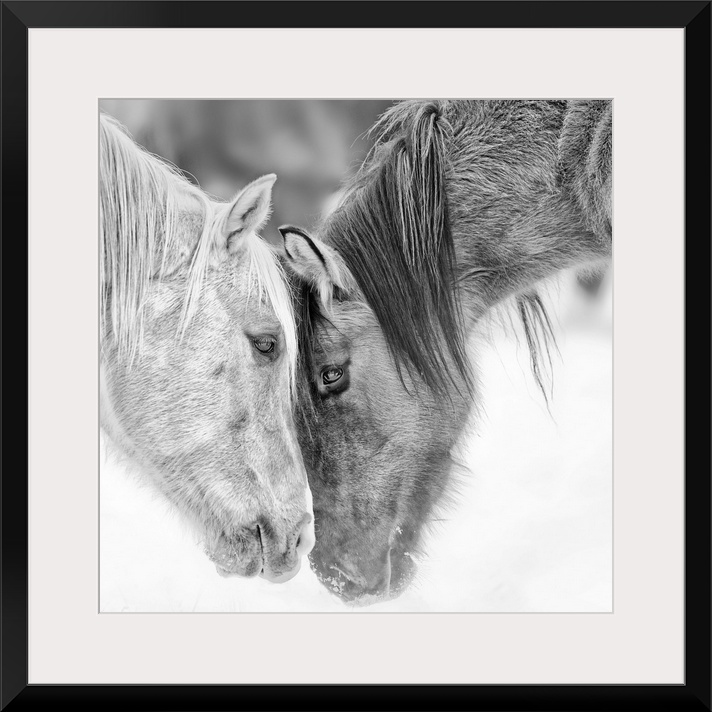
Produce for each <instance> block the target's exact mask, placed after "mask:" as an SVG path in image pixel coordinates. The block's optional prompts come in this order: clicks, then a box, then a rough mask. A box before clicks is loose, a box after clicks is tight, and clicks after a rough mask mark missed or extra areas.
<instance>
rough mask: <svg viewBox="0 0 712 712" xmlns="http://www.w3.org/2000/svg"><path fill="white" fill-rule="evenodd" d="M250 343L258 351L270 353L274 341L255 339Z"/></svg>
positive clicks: (272, 349)
mask: <svg viewBox="0 0 712 712" xmlns="http://www.w3.org/2000/svg"><path fill="white" fill-rule="evenodd" d="M252 343H253V344H254V345H255V348H256V349H257V350H258V351H259V352H260V353H263V354H271V353H272V352H273V351H274V341H272V339H255V340H254V341H253V342H252Z"/></svg>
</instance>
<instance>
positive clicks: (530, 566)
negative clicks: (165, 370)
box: [100, 280, 612, 613]
mask: <svg viewBox="0 0 712 712" xmlns="http://www.w3.org/2000/svg"><path fill="white" fill-rule="evenodd" d="M566 284H567V285H568V286H564V287H563V288H562V290H561V298H560V299H559V300H558V306H557V309H556V312H557V315H558V319H559V321H560V323H561V325H562V326H561V329H560V330H558V331H559V334H558V338H559V348H560V351H561V358H559V357H555V359H554V398H553V400H552V402H551V415H550V414H549V413H548V412H547V409H546V406H545V404H544V401H543V398H542V396H541V394H540V393H539V392H538V390H537V387H536V385H535V383H534V380H533V378H532V375H531V372H530V370H529V357H528V354H527V353H526V350H525V348H524V346H523V343H522V342H521V341H518V340H517V338H515V335H514V334H512V333H508V332H507V331H505V330H503V329H501V328H499V327H498V326H497V325H493V327H492V333H491V338H490V343H489V344H486V345H481V344H480V345H478V363H479V371H480V373H481V376H482V384H483V396H484V416H483V417H482V418H481V419H480V422H479V423H478V425H477V428H476V432H475V433H470V434H468V437H467V438H466V439H465V440H464V441H463V444H462V449H463V453H464V457H465V459H466V462H467V464H468V467H469V468H470V472H469V473H468V474H467V475H465V476H462V477H461V478H460V482H459V490H460V496H459V497H458V503H457V505H455V506H454V507H451V508H449V509H448V510H445V511H441V512H439V513H437V514H436V515H435V516H437V517H439V518H442V519H443V520H444V521H440V522H438V523H437V524H436V525H435V528H434V529H433V531H432V532H431V534H430V535H429V538H428V544H427V548H426V551H427V555H426V556H424V557H419V561H418V563H419V575H418V577H417V579H416V581H415V583H414V584H413V585H412V586H411V588H410V589H409V590H407V591H406V592H405V593H404V594H402V595H401V596H400V597H399V598H397V599H395V600H393V601H389V602H387V603H379V604H376V605H373V606H368V607H356V608H350V607H347V606H346V605H344V604H343V603H341V601H339V600H338V599H337V598H336V597H335V596H333V595H331V594H330V593H329V591H327V589H326V588H325V587H324V586H323V585H322V584H320V583H319V582H318V581H317V579H316V576H315V575H314V574H313V572H312V571H311V570H310V568H309V567H308V566H302V570H301V571H300V573H299V574H298V575H297V576H296V577H295V578H294V579H292V580H291V581H289V582H287V583H284V584H271V583H269V582H267V581H264V580H262V579H251V580H243V579H237V578H222V577H220V576H219V575H218V574H217V572H216V571H215V567H214V565H213V564H212V563H211V562H210V561H209V560H208V558H207V557H206V556H205V554H204V553H203V550H202V547H201V545H200V543H199V542H197V541H196V537H195V535H194V533H193V532H192V531H191V529H190V528H189V527H188V526H187V525H186V524H184V523H183V521H182V520H181V517H180V515H179V514H177V513H176V511H175V510H174V509H173V508H172V507H171V506H170V505H169V504H168V503H166V502H165V501H164V500H163V499H162V498H161V497H160V496H159V495H158V494H155V493H154V492H153V491H152V489H151V488H150V487H148V486H146V485H144V484H143V483H141V482H140V480H139V479H137V478H136V476H135V475H129V474H127V472H126V471H125V470H124V469H123V468H122V467H121V466H120V465H118V464H117V463H116V462H112V461H111V459H110V458H108V459H105V461H104V464H103V466H102V469H101V475H100V476H101V547H100V551H101V554H100V564H101V569H100V578H101V583H100V590H101V610H102V611H106V612H108V611H154V612H157V611H192V612H196V611H224V612H232V611H235V612H236V611H295V612H296V611H333V612H345V611H353V612H358V613H363V612H376V611H481V612H484V611H487V612H525V611H529V612H532V611H550V612H560V611H609V610H611V605H612V462H611V459H612V344H611V301H610V285H609V284H608V283H606V284H604V289H603V293H602V299H600V300H599V302H598V303H597V305H596V306H595V308H594V307H592V306H591V305H589V304H587V303H586V301H585V299H584V297H583V295H582V294H581V293H580V292H577V291H576V290H573V289H571V287H570V280H569V282H567V283H566Z"/></svg>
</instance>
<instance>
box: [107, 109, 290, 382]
mask: <svg viewBox="0 0 712 712" xmlns="http://www.w3.org/2000/svg"><path fill="white" fill-rule="evenodd" d="M99 133H100V147H99V178H100V180H99V232H100V283H101V284H100V286H101V305H100V314H101V333H102V338H103V337H104V336H106V335H107V334H108V333H109V332H110V333H111V334H112V336H113V340H114V342H115V343H116V345H117V348H118V354H119V358H120V359H125V360H126V361H127V362H128V363H129V364H130V363H132V362H133V361H134V359H135V358H136V357H137V356H138V355H139V351H140V346H141V342H142V338H143V330H144V305H145V301H146V297H147V292H148V289H149V286H150V284H151V282H152V280H159V279H162V278H166V277H168V276H170V275H171V274H172V273H174V272H175V271H176V270H177V269H178V267H180V266H181V265H182V264H184V263H186V262H187V264H188V275H187V284H186V293H185V299H184V302H183V309H182V314H181V319H180V332H179V334H177V337H179V338H180V337H181V336H182V335H183V334H184V333H185V330H186V329H187V327H188V325H189V323H190V321H191V318H192V317H193V316H194V314H195V311H196V307H197V304H198V301H199V299H200V294H201V291H202V288H203V284H204V280H205V277H206V274H207V271H208V267H209V265H210V258H211V252H212V250H213V249H214V248H215V245H216V241H217V238H218V235H217V233H218V232H219V231H220V230H221V229H222V228H223V224H222V220H221V219H219V218H218V219H214V217H215V214H214V213H215V202H214V201H213V200H212V199H211V198H210V197H209V196H208V195H207V194H206V193H204V192H203V191H202V190H201V189H200V188H198V187H196V186H194V185H193V184H191V183H190V182H189V181H188V180H187V179H186V178H185V177H184V175H183V174H182V173H181V172H180V171H179V170H178V169H177V168H176V167H174V166H173V165H171V164H169V163H168V162H166V161H164V160H163V159H161V158H159V157H157V156H154V155H153V154H151V153H149V152H148V151H146V150H145V149H143V148H142V147H141V146H139V145H138V144H137V143H135V142H134V140H133V139H132V138H131V136H130V135H129V134H128V132H127V131H126V129H124V127H123V126H122V125H121V124H120V123H119V122H118V121H116V120H115V119H113V118H112V117H110V116H108V115H106V114H102V115H101V116H100V129H99ZM196 206H197V208H198V210H197V211H196ZM217 207H218V208H219V207H220V206H219V205H218V206H217ZM181 226H182V229H183V236H185V232H186V229H188V230H190V231H191V232H194V233H196V234H197V236H198V237H197V240H194V241H192V242H191V244H187V243H186V240H185V239H182V240H180V239H179V238H180V236H181ZM246 250H247V254H248V255H249V259H250V272H249V274H250V276H249V279H250V281H251V282H254V283H255V285H256V287H257V289H258V291H259V294H260V296H261V295H262V293H263V292H264V293H266V294H267V296H268V298H269V300H270V302H271V304H272V308H273V309H274V311H275V314H276V316H277V318H278V320H279V321H280V323H281V325H282V328H283V331H284V335H285V342H286V347H287V355H288V359H289V364H290V380H291V382H292V384H294V370H295V363H296V358H297V337H296V329H295V320H294V313H293V306H292V296H291V294H290V292H289V288H288V285H287V280H286V277H285V275H284V272H283V269H282V266H281V265H280V264H279V261H278V259H277V257H276V255H275V253H274V251H273V250H272V248H271V247H270V246H269V245H268V244H267V243H266V242H265V241H264V240H262V239H261V238H259V237H258V236H257V235H254V236H251V237H250V238H248V239H247V243H246Z"/></svg>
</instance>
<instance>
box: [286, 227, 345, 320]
mask: <svg viewBox="0 0 712 712" xmlns="http://www.w3.org/2000/svg"><path fill="white" fill-rule="evenodd" d="M279 231H280V233H281V234H282V239H283V240H284V252H285V253H286V256H287V265H288V266H289V267H290V269H291V270H292V271H293V272H294V273H295V274H298V275H299V276H300V277H301V278H302V279H304V280H306V281H307V282H309V283H310V284H311V285H312V286H313V287H314V289H315V290H316V291H317V293H318V294H319V297H320V298H321V302H322V304H323V305H324V306H325V307H327V308H328V307H329V305H330V304H331V296H332V294H333V292H334V287H338V288H339V289H341V290H343V291H344V292H349V291H351V288H352V284H353V279H352V277H351V274H350V272H349V270H348V267H346V265H345V264H344V263H343V260H342V259H341V257H340V256H339V254H338V253H337V252H336V251H335V250H333V249H332V248H331V247H329V246H328V245H326V244H325V243H323V242H322V241H321V240H317V238H316V237H312V236H311V235H309V233H308V232H307V231H306V230H303V229H302V228H300V227H293V226H291V225H283V226H282V227H280V228H279Z"/></svg>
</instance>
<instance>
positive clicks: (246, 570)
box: [100, 115, 314, 581]
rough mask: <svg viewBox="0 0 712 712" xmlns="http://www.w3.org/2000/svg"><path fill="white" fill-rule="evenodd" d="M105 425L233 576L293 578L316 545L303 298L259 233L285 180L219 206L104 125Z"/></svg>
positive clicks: (116, 128) (108, 121)
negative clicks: (299, 341)
mask: <svg viewBox="0 0 712 712" xmlns="http://www.w3.org/2000/svg"><path fill="white" fill-rule="evenodd" d="M100 137H101V142H100V243H101V265H100V269H101V425H102V429H103V430H104V431H105V433H106V434H107V435H108V437H109V438H110V441H111V443H112V444H113V445H114V446H115V447H116V448H117V449H118V451H119V452H120V453H122V454H123V455H125V456H126V457H127V458H128V459H129V460H130V461H131V463H132V464H134V465H136V466H137V467H138V469H139V470H140V471H141V472H142V473H145V474H146V476H147V477H148V478H150V480H151V481H152V482H153V483H154V484H155V485H156V486H157V487H158V489H159V490H160V491H161V492H163V493H164V494H165V495H166V497H168V499H169V500H171V501H172V502H173V503H174V504H175V505H176V506H177V507H178V508H179V509H180V510H181V511H182V512H183V513H184V514H185V515H187V516H188V517H189V518H190V519H191V520H192V521H193V522H195V523H197V525H198V526H199V527H200V529H201V531H202V534H203V537H204V541H205V548H206V553H207V554H208V556H209V557H210V558H211V559H212V560H213V561H214V562H215V564H216V566H217V568H218V572H220V573H222V574H224V575H229V574H237V575H242V576H254V575H258V574H261V575H262V576H264V577H265V578H267V579H269V580H272V581H286V580H288V579H289V578H291V577H292V576H293V575H295V574H296V572H297V571H298V569H299V565H300V560H301V556H302V555H304V554H306V553H307V552H308V551H309V550H310V549H311V547H312V546H313V542H314V534H313V521H312V515H311V513H310V508H311V498H310V494H309V489H308V485H307V480H306V473H305V470H304V464H303V461H302V457H301V454H300V451H299V448H298V445H297V438H296V432H295V426H294V422H293V419H292V396H293V391H294V369H295V358H296V333H295V324H294V314H293V311H292V306H291V295H290V293H289V291H288V285H287V283H286V281H285V279H284V273H283V272H282V269H281V267H280V264H279V262H278V260H277V258H276V256H275V254H274V252H273V251H272V249H271V248H270V246H269V245H268V244H267V243H266V242H265V241H263V240H262V239H261V238H260V237H259V236H258V231H259V229H260V227H261V226H262V225H263V224H264V222H265V221H266V219H267V217H268V214H269V211H270V198H271V191H272V185H273V184H274V181H275V176H274V175H267V176H263V177H262V178H259V179H258V180H256V181H254V182H253V183H251V184H249V185H248V186H247V187H246V188H244V189H243V190H242V191H241V192H240V193H239V194H238V195H237V197H236V198H235V199H234V200H232V201H231V202H229V203H225V204H223V203H219V202H217V201H214V200H212V199H210V198H209V197H208V196H207V195H206V194H204V193H203V192H202V191H201V190H200V189H198V188H196V187H195V186H193V185H191V184H190V183H189V182H188V181H187V180H186V179H185V178H184V177H183V176H182V175H181V174H180V173H179V172H178V171H177V170H175V169H174V168H172V167H171V166H169V165H168V164H166V163H165V162H164V161H162V160H160V159H158V158H156V157H155V156H153V155H151V154H149V153H147V152H146V151H144V150H143V149H142V148H140V147H139V146H138V145H137V144H136V143H134V141H133V140H132V139H131V138H130V136H129V135H128V134H127V133H126V131H125V130H124V129H123V128H122V127H121V126H120V125H119V124H118V123H117V122H116V121H115V120H113V119H112V118H110V117H109V116H107V115H102V116H101V118H100Z"/></svg>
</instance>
